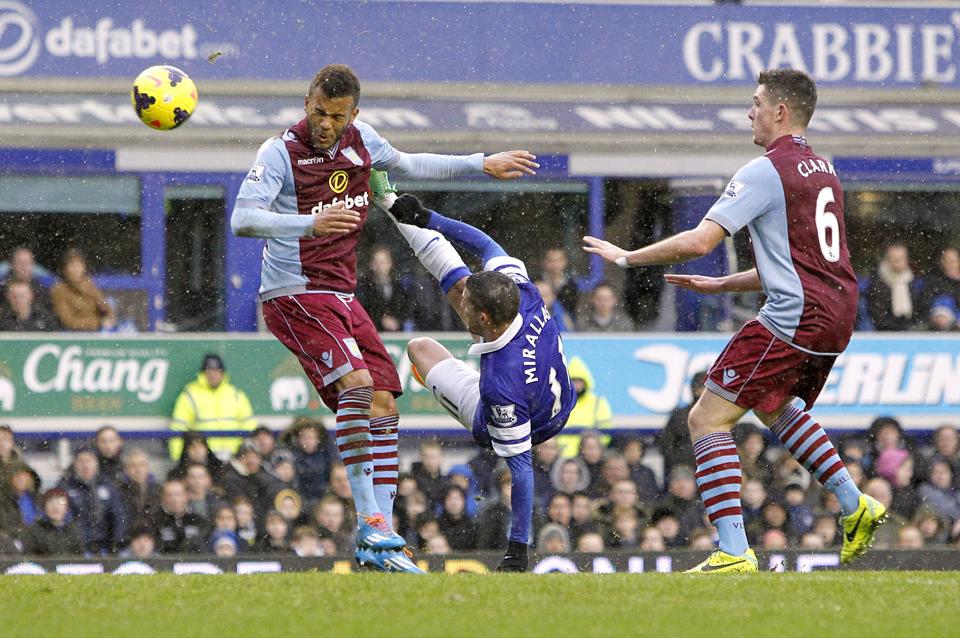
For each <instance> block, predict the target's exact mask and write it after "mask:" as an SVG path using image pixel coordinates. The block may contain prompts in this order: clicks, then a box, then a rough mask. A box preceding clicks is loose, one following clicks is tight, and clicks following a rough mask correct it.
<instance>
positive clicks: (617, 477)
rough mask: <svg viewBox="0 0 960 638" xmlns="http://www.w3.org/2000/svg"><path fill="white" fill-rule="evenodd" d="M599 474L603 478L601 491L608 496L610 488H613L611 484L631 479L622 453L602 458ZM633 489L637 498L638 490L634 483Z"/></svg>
mask: <svg viewBox="0 0 960 638" xmlns="http://www.w3.org/2000/svg"><path fill="white" fill-rule="evenodd" d="M600 476H601V478H602V479H603V491H604V494H605V495H607V496H608V497H609V494H610V490H611V489H613V486H614V485H616V484H617V483H618V482H620V481H630V483H633V481H632V480H631V479H630V470H629V468H627V460H626V459H625V458H623V455H622V454H617V453H614V454H610V455H608V456H607V458H605V459H604V460H603V467H602V468H601V469H600ZM633 489H634V491H636V492H637V498H638V500H639V496H640V493H639V490H637V486H636V484H634V485H633Z"/></svg>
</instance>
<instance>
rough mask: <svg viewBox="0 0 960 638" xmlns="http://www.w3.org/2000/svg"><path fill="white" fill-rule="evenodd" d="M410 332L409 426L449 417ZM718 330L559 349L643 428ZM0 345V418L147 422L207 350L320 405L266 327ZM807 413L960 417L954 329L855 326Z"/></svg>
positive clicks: (919, 422) (401, 344)
mask: <svg viewBox="0 0 960 638" xmlns="http://www.w3.org/2000/svg"><path fill="white" fill-rule="evenodd" d="M410 336H413V335H410ZM408 338H409V337H403V336H390V337H387V338H386V339H385V343H386V347H387V351H388V352H389V353H390V355H391V357H392V358H393V360H394V361H395V362H396V364H397V369H398V371H399V373H400V379H401V384H402V387H403V390H404V394H403V396H402V397H400V399H399V400H398V402H397V404H398V406H399V409H400V414H401V415H402V417H403V418H404V419H409V421H406V423H407V424H409V425H413V426H415V427H425V428H456V427H457V426H456V425H455V424H454V422H453V421H452V420H451V419H450V417H449V416H448V415H447V414H446V412H445V411H444V410H443V409H442V408H441V407H440V406H439V405H438V404H437V402H436V400H435V399H434V397H433V395H432V394H431V393H430V392H429V391H428V390H427V389H426V388H424V387H423V386H421V385H419V384H418V383H417V382H415V381H414V380H413V376H412V371H411V366H410V361H409V359H408V358H407V357H406V353H405V347H406V343H407V339H408ZM726 341H727V336H725V335H709V336H703V335H697V336H683V335H676V334H668V335H625V336H581V335H568V336H567V337H565V339H564V344H565V351H566V353H567V356H568V357H570V358H572V357H579V358H580V359H581V360H582V361H583V363H584V364H585V365H586V367H587V368H588V369H589V371H590V373H591V374H592V376H593V378H594V381H595V384H596V389H597V392H598V393H599V394H602V395H603V396H605V397H607V399H608V400H609V402H610V405H611V408H612V410H613V413H614V423H615V424H616V425H619V426H639V427H644V428H651V429H653V428H657V427H659V426H661V425H662V424H663V423H664V421H665V420H666V417H667V415H669V413H670V412H671V411H672V410H673V409H674V408H676V407H678V406H682V405H686V404H687V403H688V402H689V401H690V400H691V396H690V388H689V386H690V380H691V377H692V376H693V375H694V374H695V373H696V372H698V371H700V370H704V369H706V368H708V367H709V366H710V364H711V363H713V361H714V359H715V358H716V356H717V354H718V353H719V352H720V351H721V349H722V348H723V346H724V344H725V343H726ZM441 342H442V343H443V344H444V345H445V346H446V347H447V348H448V349H449V350H450V351H451V352H452V353H453V354H454V355H455V356H457V357H460V358H465V359H466V361H467V362H468V364H469V365H478V364H479V360H478V359H477V358H474V357H467V356H466V351H467V347H468V346H469V341H468V340H467V339H464V338H462V337H453V338H442V339H441ZM0 344H2V348H0V420H6V421H9V422H12V423H15V424H18V425H22V424H24V423H27V422H30V423H36V422H37V421H38V420H39V421H43V419H44V418H45V417H46V418H49V419H50V421H51V424H52V423H57V424H62V425H64V427H73V426H83V427H85V428H86V427H87V426H90V425H99V424H102V422H103V421H104V420H110V419H118V420H120V421H123V422H125V423H135V424H136V425H137V426H142V427H144V428H147V429H150V428H149V427H148V426H151V427H152V428H156V427H158V426H159V425H163V424H165V423H166V419H167V418H168V417H169V415H170V413H171V412H172V410H173V404H174V401H175V400H176V398H177V395H178V394H179V393H180V391H181V390H182V389H183V387H184V385H185V384H186V383H188V382H190V381H191V380H193V379H195V378H196V377H197V375H198V373H199V371H198V367H199V364H200V361H201V359H202V358H203V355H204V353H206V352H216V353H219V354H220V355H221V356H222V357H223V359H224V361H225V363H226V369H227V373H228V374H229V375H230V377H229V378H230V380H231V382H232V383H234V384H235V385H237V386H238V387H239V388H241V389H243V390H244V391H245V392H246V393H247V394H248V396H249V397H250V401H251V403H252V405H253V409H254V413H255V414H256V415H258V417H259V418H261V419H264V420H266V421H267V422H270V423H272V424H274V425H283V424H285V423H287V422H289V419H290V418H291V417H293V416H295V415H299V414H323V415H328V414H329V411H328V410H327V409H326V408H325V407H323V406H322V404H321V403H320V401H319V398H318V397H317V393H316V391H315V390H314V389H313V387H312V386H311V385H310V383H309V382H308V381H307V379H306V378H305V377H304V375H303V372H302V371H301V369H300V364H299V363H298V362H297V359H296V357H294V356H293V355H292V354H291V353H290V352H289V351H287V350H286V349H285V348H284V347H283V346H282V345H280V344H279V343H278V342H277V341H276V340H275V339H273V338H272V337H269V336H265V335H263V336H251V337H245V338H236V337H233V336H230V335H218V336H214V335H204V336H203V338H198V337H195V336H194V337H168V338H154V337H148V338H141V337H127V338H115V337H111V336H107V335H104V336H103V337H101V338H73V337H53V338H49V339H31V338H25V339H24V338H10V337H9V336H4V337H0ZM815 413H816V414H817V415H818V416H819V417H821V418H822V419H823V421H824V423H825V424H827V425H828V426H829V427H832V428H843V427H864V426H866V425H867V424H869V422H870V420H871V419H873V418H874V417H875V416H877V415H881V414H892V415H896V416H897V417H898V418H901V419H902V420H903V422H904V423H905V425H906V426H907V427H931V426H936V425H939V424H940V423H941V422H944V421H950V420H953V421H955V422H958V423H960V339H956V338H953V337H950V336H926V335H915V334H910V335H907V334H904V335H899V336H897V337H884V336H876V335H868V334H866V333H861V334H858V335H856V336H855V337H854V339H853V341H852V343H851V345H850V347H849V349H848V350H847V352H845V353H844V354H843V355H842V356H841V357H839V359H838V360H837V362H836V365H835V366H834V368H833V371H832V372H831V374H830V377H829V380H828V381H827V385H826V387H825V388H824V391H823V393H822V394H821V395H820V399H819V400H818V402H817V406H816V408H815ZM38 418H39V419H38ZM31 427H33V426H31ZM33 429H36V428H33ZM41 429H42V428H41Z"/></svg>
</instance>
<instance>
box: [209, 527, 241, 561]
mask: <svg viewBox="0 0 960 638" xmlns="http://www.w3.org/2000/svg"><path fill="white" fill-rule="evenodd" d="M207 549H208V550H209V551H210V553H212V554H213V555H214V556H216V557H217V558H233V557H234V556H236V555H237V554H238V553H239V552H240V540H239V539H238V538H237V535H236V534H234V533H233V532H227V531H224V530H216V531H214V532H213V533H212V534H210V540H209V541H208V543H207Z"/></svg>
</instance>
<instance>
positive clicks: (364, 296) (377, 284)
mask: <svg viewBox="0 0 960 638" xmlns="http://www.w3.org/2000/svg"><path fill="white" fill-rule="evenodd" d="M369 264H370V269H369V270H368V271H364V272H361V273H359V277H358V278H357V299H359V300H360V303H362V304H363V307H364V308H365V309H366V310H367V314H368V315H370V318H371V319H372V320H373V323H374V324H375V325H376V326H377V331H378V332H398V331H400V330H403V324H404V322H406V321H407V319H408V318H409V314H410V313H409V310H408V301H407V299H408V295H407V293H406V291H405V290H404V289H403V282H402V281H401V280H400V275H399V273H397V271H396V270H394V268H393V255H392V254H391V253H390V249H389V248H387V247H386V246H377V247H375V248H374V249H373V252H372V253H371V254H370V262H369Z"/></svg>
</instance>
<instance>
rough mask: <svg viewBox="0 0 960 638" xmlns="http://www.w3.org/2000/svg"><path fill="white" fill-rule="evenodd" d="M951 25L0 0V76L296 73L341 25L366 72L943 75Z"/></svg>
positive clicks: (640, 81) (854, 13) (647, 11)
mask: <svg viewBox="0 0 960 638" xmlns="http://www.w3.org/2000/svg"><path fill="white" fill-rule="evenodd" d="M158 8H159V10H157V9H158ZM958 28H960V11H957V10H956V9H951V8H946V7H944V8H936V7H922V8H912V7H882V6H871V7H867V6H863V7H811V6H790V5H789V4H786V3H784V4H777V5H770V6H747V7H741V6H714V5H690V6H671V5H667V4H664V5H657V4H654V5H643V6H638V5H631V4H627V3H609V4H602V3H560V2H509V3H504V2H471V3H466V4H465V3H461V2H389V1H380V2H351V3H346V2H329V3H304V2H300V1H298V0H277V1H275V2H271V3H259V2H248V3H236V2H227V0H209V1H208V2H203V3H193V4H191V3H173V2H169V1H167V0H161V1H160V2H157V3H153V4H143V3H110V5H109V6H107V7H104V6H103V3H76V2H67V1H65V0H36V1H32V0H31V1H29V2H28V1H25V0H0V77H38V78H42V77H71V78H78V77H129V78H133V77H134V76H135V75H136V74H137V73H138V72H139V71H140V70H141V69H142V68H144V67H146V66H149V65H151V64H157V63H160V62H164V63H168V64H173V65H177V66H182V67H183V68H184V70H185V71H187V73H188V74H190V75H191V76H192V77H194V79H197V80H203V79H208V78H211V79H304V78H308V77H310V76H311V75H312V74H313V72H315V71H316V67H317V65H318V62H319V61H318V59H317V55H316V53H317V52H316V48H315V47H314V46H312V45H311V41H312V39H313V38H314V37H315V34H339V35H338V37H337V56H336V57H337V60H338V61H341V62H345V63H348V64H350V65H352V66H353V67H354V68H355V69H356V70H357V71H358V73H359V75H360V77H361V78H363V79H364V80H365V81H391V82H496V83H518V84H523V83H536V84H541V83H547V84H563V83H579V84H601V85H618V84H619V85H695V84H696V85H703V84H708V85H710V84H715V85H737V84H740V85H744V84H751V83H752V82H753V81H754V78H755V77H756V75H757V72H758V71H760V70H762V69H765V68H771V67H781V66H791V67H794V68H801V69H804V70H807V71H810V72H811V73H812V74H813V75H814V76H815V77H816V78H817V80H818V82H820V84H821V85H822V86H823V85H838V86H856V87H883V88H890V87H900V88H911V87H919V86H922V85H924V84H925V83H934V84H937V85H940V86H944V87H950V88H955V87H957V86H958V85H960V74H958V64H957V62H958V60H957V58H958V55H957V51H958V36H957V31H958ZM557 34H563V37H557ZM627 40H629V46H624V42H625V41H627ZM298 42H303V46H297V44H296V43H298ZM291 43H294V44H293V45H292V46H291ZM465 43H469V45H465ZM557 60H563V63H562V64H557Z"/></svg>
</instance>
